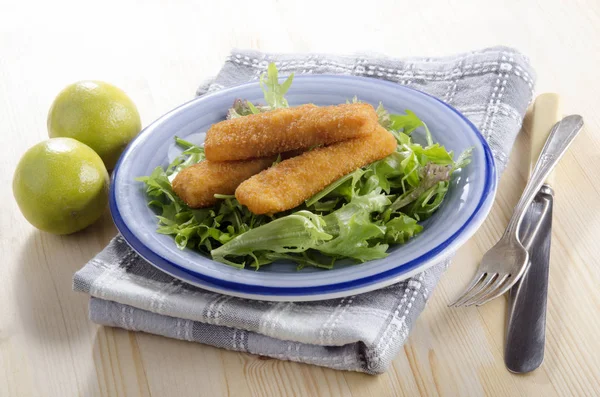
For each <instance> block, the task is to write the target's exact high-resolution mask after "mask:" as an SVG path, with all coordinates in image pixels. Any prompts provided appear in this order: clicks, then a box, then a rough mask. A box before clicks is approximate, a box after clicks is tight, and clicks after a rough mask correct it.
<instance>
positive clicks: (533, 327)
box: [504, 93, 562, 373]
mask: <svg viewBox="0 0 600 397" xmlns="http://www.w3.org/2000/svg"><path fill="white" fill-rule="evenodd" d="M561 117H562V113H561V111H560V101H559V97H558V95H557V94H552V93H548V94H542V95H540V96H538V97H537V98H536V100H535V103H534V105H533V120H532V125H531V158H530V164H531V167H533V165H534V164H535V162H536V161H537V158H538V157H539V154H540V151H541V149H542V147H543V146H544V143H545V141H546V139H547V137H548V134H549V133H550V130H551V129H552V127H553V126H554V124H555V123H556V122H558V121H559V120H560V118H561ZM530 171H531V168H530ZM550 178H551V177H550V176H549V177H548V179H546V181H545V182H546V183H545V184H544V185H543V186H542V187H541V188H540V191H539V192H538V193H537V195H536V197H535V199H534V200H533V202H532V204H531V205H530V207H529V208H528V210H527V212H526V214H525V217H524V219H523V226H522V227H521V230H520V231H519V236H520V240H521V242H522V243H523V246H524V247H525V248H526V249H527V251H528V252H529V265H528V266H529V267H528V269H527V271H526V272H525V274H524V275H523V277H522V278H521V280H520V281H519V282H517V283H516V284H515V285H514V286H513V287H512V288H511V290H510V294H509V304H508V321H507V328H506V343H505V350H504V363H505V365H506V367H507V368H508V370H509V371H511V372H514V373H526V372H531V371H533V370H534V369H536V368H538V367H539V366H540V365H541V364H542V361H543V360H544V345H545V341H546V304H547V296H548V272H549V265H550V243H551V236H552V207H553V196H554V192H553V191H552V188H551V187H550V182H551V181H550Z"/></svg>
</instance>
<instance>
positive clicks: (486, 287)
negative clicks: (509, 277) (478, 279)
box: [462, 273, 499, 307]
mask: <svg viewBox="0 0 600 397" xmlns="http://www.w3.org/2000/svg"><path fill="white" fill-rule="evenodd" d="M498 276H499V275H498V273H492V275H491V276H490V277H489V280H488V281H487V283H486V285H484V286H483V288H481V289H480V290H479V291H478V292H477V293H476V294H473V295H471V296H470V297H469V299H465V300H464V301H463V302H462V305H463V306H464V307H468V306H471V305H472V304H473V303H474V302H477V301H479V298H480V297H482V296H485V295H487V294H488V292H489V291H491V288H494V283H495V282H496V280H498Z"/></svg>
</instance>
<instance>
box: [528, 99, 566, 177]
mask: <svg viewBox="0 0 600 397" xmlns="http://www.w3.org/2000/svg"><path fill="white" fill-rule="evenodd" d="M560 119H562V111H561V109H560V97H559V96H558V94H555V93H551V92H550V93H545V94H541V95H539V96H538V97H537V98H536V99H535V102H534V104H533V120H532V123H531V136H530V138H531V152H530V158H529V164H530V166H529V173H530V174H531V172H532V171H533V167H535V163H536V161H537V159H538V157H540V152H541V151H542V148H543V147H544V144H545V143H546V139H548V134H549V133H550V130H551V129H552V127H553V126H554V124H556V123H558V122H559V121H560ZM545 183H546V184H548V185H552V174H550V175H548V177H547V178H546V181H545Z"/></svg>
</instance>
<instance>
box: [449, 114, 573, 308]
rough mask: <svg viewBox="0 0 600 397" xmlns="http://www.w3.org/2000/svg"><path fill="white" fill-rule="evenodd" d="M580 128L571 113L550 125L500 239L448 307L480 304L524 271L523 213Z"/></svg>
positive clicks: (506, 287)
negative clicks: (520, 238)
mask: <svg viewBox="0 0 600 397" xmlns="http://www.w3.org/2000/svg"><path fill="white" fill-rule="evenodd" d="M582 127H583V118H582V117H581V116H579V115H571V116H567V117H565V118H563V119H562V120H561V121H559V122H558V123H556V124H555V125H554V127H552V131H551V132H550V135H549V137H548V140H547V141H546V144H545V145H544V148H543V149H542V152H541V153H540V157H539V159H538V161H537V163H536V164H535V168H534V170H533V173H532V174H531V178H530V179H529V182H527V186H525V190H524V191H523V194H522V196H521V198H520V199H519V202H518V203H517V205H516V206H515V209H514V212H513V215H512V217H511V218H510V221H509V222H508V226H507V227H506V231H505V232H504V234H503V235H502V237H501V238H500V240H499V241H498V242H497V243H496V245H494V246H493V247H492V248H490V250H489V251H488V252H486V254H485V255H484V256H483V258H482V259H481V263H480V265H479V268H478V269H477V273H476V274H475V277H473V279H472V280H471V282H470V283H469V285H468V286H467V288H466V289H465V291H464V292H463V293H462V295H461V296H460V297H459V298H458V299H456V300H455V301H454V302H453V303H451V304H450V305H449V306H454V307H459V306H471V305H477V306H481V305H483V304H485V303H487V302H489V301H491V300H492V299H495V298H497V297H499V296H500V295H503V294H504V293H506V292H507V291H508V290H510V288H511V287H512V286H513V285H514V284H515V283H516V282H517V281H519V279H520V278H521V276H522V275H523V274H524V273H525V270H526V268H527V264H528V263H529V253H528V252H527V250H526V249H525V247H523V244H522V243H521V241H520V240H519V228H520V227H521V222H522V221H523V216H524V215H525V212H526V210H527V208H529V205H531V202H532V201H533V198H534V197H535V195H536V194H537V192H538V190H539V189H540V187H541V186H542V184H543V182H544V180H545V179H546V177H547V176H548V175H549V174H550V172H551V171H552V169H553V168H554V167H555V166H556V164H557V163H558V161H559V160H560V158H561V157H562V156H563V154H565V152H566V151H567V148H568V147H569V145H570V144H571V142H572V141H573V139H574V138H575V137H576V136H577V134H578V133H579V131H581V128H582Z"/></svg>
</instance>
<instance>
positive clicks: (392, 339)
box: [74, 47, 534, 374]
mask: <svg viewBox="0 0 600 397" xmlns="http://www.w3.org/2000/svg"><path fill="white" fill-rule="evenodd" d="M269 62H275V63H276V64H277V67H278V68H279V70H280V72H281V73H283V74H287V73H291V72H294V73H296V74H306V73H313V74H317V73H329V74H351V75H357V76H367V77H373V78H378V79H384V80H388V81H393V82H395V83H398V84H403V85H407V86H410V87H414V88H417V89H419V90H422V91H425V92H428V93H430V94H433V95H435V96H437V97H438V98H440V99H443V100H444V101H446V102H448V103H450V104H451V105H453V106H454V107H456V108H457V109H458V110H460V111H461V112H462V113H463V114H465V115H466V116H467V117H468V118H469V119H470V120H471V121H472V122H473V123H474V124H475V125H476V126H477V127H479V129H480V130H481V132H482V133H483V135H484V136H485V138H486V139H487V140H488V142H489V144H490V146H491V148H492V151H493V153H494V156H495V159H496V162H497V165H498V168H499V171H502V170H503V169H504V167H505V165H506V162H507V160H508V156H509V153H510V151H511V148H512V145H513V142H514V139H515V136H516V134H517V132H518V131H519V129H520V127H521V122H522V120H523V116H524V114H525V110H526V108H527V105H528V104H529V102H530V101H531V99H532V95H533V84H534V75H533V71H532V69H531V67H530V65H529V63H528V61H527V59H526V58H525V57H524V56H523V55H521V54H519V53H518V52H516V51H515V50H512V49H510V48H504V47H496V48H490V49H485V50H482V51H476V52H471V53H466V54H460V55H457V56H452V57H444V58H419V59H391V58H386V57H382V56H365V55H355V56H334V55H321V54H285V55H284V54H265V53H261V52H256V51H234V52H232V54H231V55H230V56H229V57H228V58H227V60H226V62H225V65H224V66H223V68H222V69H221V71H220V73H219V74H218V75H217V77H216V78H215V79H214V80H212V81H211V82H209V83H207V84H206V85H204V86H202V87H200V88H199V89H198V92H197V94H198V95H204V94H206V93H207V92H212V91H216V90H219V89H222V88H225V87H230V86H233V85H236V84H240V83H245V82H248V81H251V80H256V79H257V78H258V76H259V75H260V74H261V73H263V72H265V70H266V68H267V64H268V63H269ZM448 263H449V260H448V261H445V262H443V263H440V264H439V265H437V266H434V267H432V268H430V269H429V270H427V271H425V272H423V273H421V274H419V275H417V276H415V277H413V278H411V279H409V280H406V281H404V282H401V283H399V284H396V285H393V286H390V287H387V288H384V289H381V290H379V291H374V292H369V293H366V294H362V295H356V296H349V297H347V298H343V299H332V300H327V301H321V302H304V303H287V302H284V303H281V302H280V303H276V302H261V301H251V300H246V299H240V298H233V297H230V296H226V295H220V294H216V293H212V292H208V291H204V290H202V289H199V288H195V287H192V286H190V285H186V284H185V283H183V282H180V281H179V280H176V279H174V278H172V277H170V276H168V275H166V274H164V273H162V272H160V271H158V270H156V269H155V268H154V267H153V266H151V265H150V264H148V263H147V262H145V261H144V260H143V259H142V258H140V257H139V256H137V255H136V254H135V253H134V252H133V251H132V250H131V249H130V248H129V247H128V246H127V244H126V243H125V242H124V241H123V239H122V237H120V236H117V237H116V238H115V239H114V240H112V241H111V242H110V244H109V245H108V246H107V247H106V248H105V249H104V250H103V251H102V252H100V253H99V254H98V255H97V256H96V257H95V258H93V259H92V260H91V261H90V262H89V263H87V264H86V265H85V266H84V267H83V269H81V270H80V271H78V272H77V273H76V274H75V278H74V288H75V290H77V291H82V292H86V293H88V294H90V295H91V296H92V298H91V301H90V318H91V319H92V321H94V322H96V323H99V324H103V325H108V326H114V327H121V328H125V329H129V330H136V331H144V332H149V333H153V334H159V335H164V336H167V337H171V338H177V339H183V340H188V341H193V342H200V343H205V344H209V345H213V346H217V347H222V348H225V349H230V350H237V351H241V352H248V353H253V354H259V355H263V356H269V357H274V358H279V359H284V360H292V361H300V362H305V363H310V364H316V365H322V366H326V367H331V368H336V369H342V370H352V371H361V372H366V373H370V374H377V373H382V372H384V371H385V370H386V369H387V368H388V367H389V366H390V363H391V362H392V360H393V358H394V356H395V355H396V354H397V353H398V351H399V350H400V349H401V347H402V345H403V344H404V342H405V341H406V339H407V337H408V334H409V331H410V329H411V328H412V326H413V325H414V324H415V321H416V320H417V317H418V316H419V314H420V313H421V311H422V310H423V308H424V307H425V303H426V302H427V300H428V299H429V297H430V296H431V293H432V292H433V289H434V287H435V285H436V284H437V282H438V280H439V279H440V277H441V275H442V273H443V272H444V270H445V269H446V267H447V266H448Z"/></svg>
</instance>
